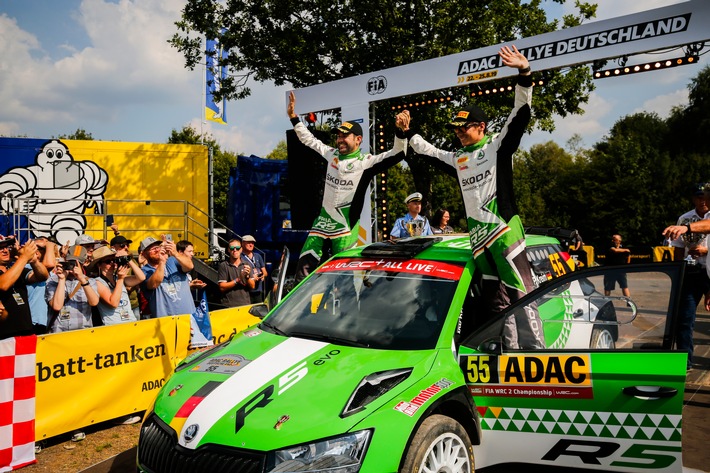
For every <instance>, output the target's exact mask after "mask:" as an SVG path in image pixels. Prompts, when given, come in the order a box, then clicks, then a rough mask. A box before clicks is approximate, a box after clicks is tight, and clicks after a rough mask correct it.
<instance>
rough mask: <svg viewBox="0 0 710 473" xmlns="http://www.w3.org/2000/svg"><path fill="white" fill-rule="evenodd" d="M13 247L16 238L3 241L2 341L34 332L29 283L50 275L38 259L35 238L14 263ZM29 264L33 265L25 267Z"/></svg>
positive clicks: (0, 263)
mask: <svg viewBox="0 0 710 473" xmlns="http://www.w3.org/2000/svg"><path fill="white" fill-rule="evenodd" d="M14 246H15V238H14V237H8V238H4V239H2V240H0V305H2V307H3V311H2V314H1V315H0V340H2V339H5V338H10V337H17V336H22V335H31V334H33V333H34V328H33V326H32V316H31V314H30V305H29V298H28V296H27V284H32V283H36V282H41V281H44V280H46V279H47V277H48V276H49V274H48V272H47V268H45V266H44V265H43V264H42V263H41V262H40V261H39V259H38V256H37V245H36V244H35V242H34V241H32V240H29V241H28V242H27V243H25V245H24V246H22V247H21V248H20V249H19V250H18V254H17V260H16V261H14V264H13V260H12V251H13V250H14ZM28 263H29V265H30V268H26V267H25V265H26V264H28Z"/></svg>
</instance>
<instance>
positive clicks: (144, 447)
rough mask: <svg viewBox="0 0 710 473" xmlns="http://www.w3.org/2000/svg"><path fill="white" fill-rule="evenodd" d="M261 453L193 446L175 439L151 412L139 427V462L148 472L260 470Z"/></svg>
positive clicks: (243, 472)
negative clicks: (189, 447) (190, 448)
mask: <svg viewBox="0 0 710 473" xmlns="http://www.w3.org/2000/svg"><path fill="white" fill-rule="evenodd" d="M264 457H265V456H264V455H263V454H260V453H253V452H249V451H245V450H239V449H235V448H230V447H223V446H219V445H214V444H207V445H203V446H201V447H199V448H197V449H196V450H189V449H186V448H184V447H182V446H180V445H178V443H177V434H176V433H175V431H174V430H172V429H171V428H170V427H168V426H167V425H166V424H165V422H163V421H162V420H161V419H160V418H158V417H157V416H156V415H155V414H152V415H151V416H150V417H149V418H148V419H147V420H146V421H145V423H144V424H143V426H142V427H141V435H140V440H139V441H138V464H139V466H140V467H141V468H142V469H143V470H144V471H146V472H149V473H163V472H165V473H200V472H205V473H237V472H239V473H260V472H262V471H264Z"/></svg>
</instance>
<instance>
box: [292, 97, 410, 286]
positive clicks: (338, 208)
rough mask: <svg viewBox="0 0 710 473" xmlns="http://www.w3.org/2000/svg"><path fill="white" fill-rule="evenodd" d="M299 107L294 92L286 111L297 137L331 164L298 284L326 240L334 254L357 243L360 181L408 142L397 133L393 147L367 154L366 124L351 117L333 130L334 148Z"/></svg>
mask: <svg viewBox="0 0 710 473" xmlns="http://www.w3.org/2000/svg"><path fill="white" fill-rule="evenodd" d="M295 108H296V95H295V94H294V93H293V92H291V93H290V94H289V103H288V107H287V109H286V113H287V114H288V116H289V118H290V119H291V123H292V124H293V129H294V131H295V132H296V136H297V137H298V139H299V140H300V141H301V143H303V144H304V145H305V146H308V147H309V148H311V149H313V150H314V151H316V152H317V153H318V154H320V155H321V156H323V158H324V159H325V160H326V161H327V163H328V166H327V168H326V169H327V171H326V177H325V188H324V190H323V201H322V204H321V210H320V213H319V215H318V217H316V219H315V221H314V222H313V225H312V226H311V231H310V232H309V233H308V237H307V238H306V241H305V243H304V244H303V248H302V249H301V255H300V257H299V259H298V263H297V265H296V276H295V282H297V283H298V282H299V281H301V280H302V279H303V278H305V277H306V276H307V275H308V273H309V272H311V271H312V270H314V269H315V268H316V266H318V263H319V262H320V259H321V257H322V256H323V244H324V243H325V241H326V240H330V241H331V243H332V247H333V254H335V253H338V252H340V251H342V250H345V249H347V248H350V247H352V246H354V245H355V243H357V235H358V230H359V227H360V223H359V219H360V215H355V213H356V212H353V213H351V212H350V210H351V208H352V207H353V200H354V199H355V195H356V192H357V190H358V186H359V184H360V181H361V180H362V178H363V175H364V174H366V171H368V170H370V169H372V168H373V167H374V166H375V165H378V164H379V163H381V162H383V161H384V160H386V159H391V158H393V157H394V156H396V155H398V154H399V153H402V152H404V150H405V148H406V146H407V141H406V140H405V139H404V138H403V137H402V136H397V137H396V138H395V140H394V146H393V147H392V149H391V150H389V151H387V152H385V153H380V154H377V155H372V154H370V153H365V152H363V151H362V150H361V149H360V144H361V143H362V133H363V131H362V127H361V126H360V124H359V123H357V122H356V121H352V120H350V121H344V122H342V123H341V124H340V125H339V126H337V127H335V128H333V129H332V130H331V132H332V133H333V134H334V135H336V147H335V148H333V147H331V146H328V145H326V144H325V143H323V142H322V141H320V140H319V139H317V138H316V137H315V136H314V135H313V134H312V133H311V132H310V131H309V130H308V128H306V126H305V125H304V124H303V123H301V121H300V119H299V118H298V115H297V114H296V112H295ZM398 133H399V132H398Z"/></svg>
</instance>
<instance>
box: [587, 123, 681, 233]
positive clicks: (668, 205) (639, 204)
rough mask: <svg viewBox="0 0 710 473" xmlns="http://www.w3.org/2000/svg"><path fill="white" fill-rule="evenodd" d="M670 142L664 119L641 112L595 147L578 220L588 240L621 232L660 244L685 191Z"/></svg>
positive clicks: (617, 126)
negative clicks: (670, 153)
mask: <svg viewBox="0 0 710 473" xmlns="http://www.w3.org/2000/svg"><path fill="white" fill-rule="evenodd" d="M670 143H672V140H670V136H669V131H668V126H667V124H666V122H665V121H664V120H662V119H660V118H659V117H658V115H656V114H655V113H637V114H634V115H628V116H626V117H623V118H621V119H620V120H619V121H617V122H616V123H615V124H614V126H613V127H612V129H611V131H610V132H609V135H608V136H607V137H606V138H605V139H604V140H603V141H601V142H599V143H597V144H596V145H595V146H594V149H593V151H592V152H591V154H590V162H589V163H588V164H587V165H586V166H585V167H584V173H583V174H582V175H581V182H580V189H581V192H583V196H584V197H583V198H584V201H585V204H586V210H585V211H584V213H583V214H580V215H577V216H576V218H575V221H576V223H577V224H578V225H579V230H580V231H582V232H583V233H582V235H583V236H584V237H585V241H588V242H596V243H598V244H599V243H605V242H607V241H608V239H609V237H610V236H611V235H612V234H614V233H621V234H622V235H623V236H624V240H625V241H627V242H629V243H630V244H635V245H656V244H658V243H659V242H660V240H661V236H660V232H661V231H662V230H663V228H664V226H665V225H666V223H664V222H669V219H670V221H673V220H675V218H677V215H679V213H678V211H677V209H678V208H679V207H678V203H679V202H683V201H684V200H685V195H686V194H687V192H679V191H678V186H679V181H680V180H682V177H681V176H680V175H679V173H678V169H677V168H676V167H675V166H674V163H673V162H672V160H671V158H670V156H669V151H668V150H669V147H670V146H669V145H670ZM671 214H674V215H675V216H676V217H671Z"/></svg>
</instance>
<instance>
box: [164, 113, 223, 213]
mask: <svg viewBox="0 0 710 473" xmlns="http://www.w3.org/2000/svg"><path fill="white" fill-rule="evenodd" d="M168 143H172V144H178V143H181V144H191V145H196V144H204V145H205V146H207V147H208V148H212V171H213V178H212V182H213V187H212V192H213V196H214V218H215V219H216V220H217V221H218V222H221V223H224V222H226V221H227V198H228V196H229V173H230V171H231V169H232V168H233V167H234V166H236V165H237V155H236V154H234V153H231V152H228V151H222V149H221V148H220V146H219V144H218V143H217V141H216V140H215V139H214V137H213V136H212V135H210V134H207V133H205V134H203V135H200V133H199V132H198V131H197V130H195V129H194V128H192V127H188V126H186V127H183V129H182V130H179V131H178V130H175V129H173V130H172V133H171V134H170V138H168Z"/></svg>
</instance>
